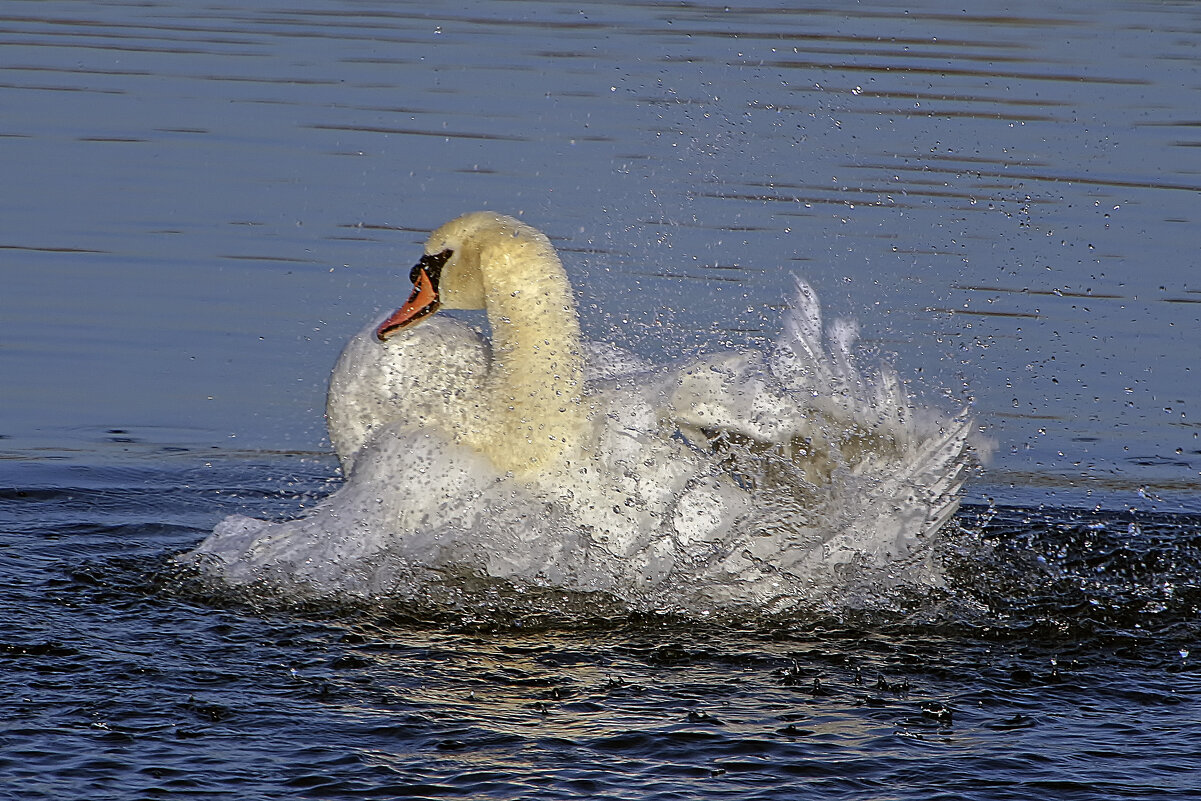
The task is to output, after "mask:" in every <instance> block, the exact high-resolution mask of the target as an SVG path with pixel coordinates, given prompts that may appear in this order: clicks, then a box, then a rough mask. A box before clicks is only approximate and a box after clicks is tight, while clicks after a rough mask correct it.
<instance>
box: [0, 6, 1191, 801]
mask: <svg viewBox="0 0 1201 801" xmlns="http://www.w3.org/2000/svg"><path fill="white" fill-rule="evenodd" d="M1198 109H1201V7H1198V6H1196V5H1194V4H1189V3H1156V4H1151V3H1109V4H1103V5H1098V4H1094V3H1085V2H1063V3H1038V4H1035V3H1015V4H1010V5H1007V6H997V5H995V4H989V3H970V4H967V5H966V6H965V4H962V3H961V4H957V5H954V6H947V5H945V4H940V3H934V2H919V3H913V4H908V5H905V6H900V5H892V4H886V3H860V4H856V5H854V6H846V5H844V4H836V3H827V4H824V5H823V4H820V3H817V4H809V5H807V6H806V7H804V8H798V7H796V6H795V5H788V6H787V7H780V8H775V7H771V6H769V5H756V6H754V7H742V6H740V5H730V6H723V5H704V4H676V3H672V4H667V3H662V4H657V3H627V4H576V5H564V4H558V3H549V2H489V3H484V2H480V3H463V4H456V5H455V6H453V7H450V6H447V7H446V9H445V10H443V9H441V8H438V7H437V4H435V5H434V6H431V5H429V4H424V5H423V4H410V3H395V4H366V3H355V2H344V3H335V2H332V1H329V0H327V1H326V2H308V3H288V4H284V3H269V2H261V3H255V4H252V5H249V6H239V5H237V4H228V5H220V4H218V5H205V6H198V5H196V4H191V3H182V2H174V3H172V2H161V3H156V2H146V3H120V2H90V3H71V2H53V1H50V0H47V1H45V2H20V1H19V0H14V1H12V2H9V3H7V4H6V5H5V10H4V12H3V14H0V170H2V173H0V174H3V176H4V185H5V187H6V190H7V191H5V192H3V193H2V195H0V275H2V276H3V279H4V284H3V288H2V289H0V370H2V371H3V375H4V376H5V379H4V383H3V388H2V390H0V588H2V589H0V671H3V673H2V675H3V676H4V678H5V681H4V682H3V684H2V689H0V707H2V708H4V709H5V710H6V714H5V715H4V716H3V717H0V779H2V780H0V797H12V798H21V799H27V798H55V799H60V798H145V797H163V796H172V795H187V796H190V797H214V798H215V797H238V798H272V797H318V796H320V797H348V798H358V797H464V796H469V797H514V798H516V797H521V798H567V797H576V796H593V797H605V798H626V797H629V798H665V799H666V798H685V797H705V798H714V797H716V798H720V797H728V798H739V799H745V798H773V799H775V798H785V797H801V796H804V797H810V796H812V797H817V798H874V799H875V798H878V799H885V798H889V799H891V798H913V799H934V798H955V799H962V798H980V799H1002V798H1015V799H1018V798H1032V797H1048V798H1049V797H1054V798H1073V799H1074V798H1081V799H1085V798H1087V799H1092V798H1097V799H1100V798H1174V797H1175V798H1185V797H1193V796H1194V794H1195V793H1196V791H1197V788H1198V787H1199V786H1201V780H1198V779H1197V778H1196V777H1197V775H1198V774H1197V771H1198V770H1201V752H1199V751H1198V749H1197V747H1196V744H1195V743H1194V742H1192V740H1193V739H1194V734H1195V730H1196V727H1197V725H1198V723H1199V722H1201V703H1199V701H1198V697H1199V693H1201V681H1199V680H1198V673H1197V671H1196V669H1195V667H1194V664H1195V661H1196V660H1195V654H1196V653H1197V652H1198V646H1199V643H1198V637H1199V627H1198V623H1197V621H1198V616H1197V612H1198V605H1199V604H1201V588H1199V586H1198V582H1197V579H1196V576H1197V574H1198V571H1199V570H1201V441H1199V435H1201V422H1199V421H1198V419H1197V418H1198V414H1199V410H1198V409H1197V408H1196V407H1197V402H1198V401H1197V399H1198V397H1201V375H1199V372H1198V361H1199V360H1198V356H1199V354H1201V272H1199V268H1198V254H1199V253H1201V113H1199V112H1198ZM478 208H488V209H494V210H497V211H501V212H505V213H509V214H514V215H521V216H522V217H523V218H524V219H526V220H527V221H529V222H531V223H532V224H534V225H536V226H538V227H539V228H541V229H542V230H544V231H546V232H547V233H548V234H549V235H550V236H551V237H552V239H553V240H554V241H555V243H556V245H557V246H558V247H559V249H560V250H561V252H562V253H563V255H564V260H565V262H566V266H567V269H568V272H569V273H570V275H571V278H572V281H573V283H574V285H575V287H576V290H577V293H578V295H579V298H580V307H581V313H582V316H583V321H584V325H585V329H586V331H587V332H588V334H589V335H590V336H592V337H594V338H597V339H603V340H610V341H615V342H618V343H620V344H623V345H626V346H628V347H631V348H633V349H635V350H637V351H638V352H640V353H642V354H644V355H646V356H649V357H652V358H655V359H662V358H664V357H666V356H670V355H677V354H680V353H689V352H695V351H698V350H704V349H706V348H715V347H718V346H721V345H738V344H745V343H748V342H759V341H762V340H764V339H768V338H770V337H772V336H773V335H774V334H775V333H776V331H777V330H778V327H779V318H780V313H781V310H782V307H783V304H784V303H785V301H786V298H787V296H788V294H789V292H790V287H791V278H790V273H797V274H799V275H802V276H804V277H805V278H806V279H807V280H809V281H810V282H811V283H812V284H813V286H814V287H815V288H816V289H817V291H818V293H819V294H820V295H821V297H822V299H823V301H824V303H825V305H826V307H827V309H829V310H830V311H831V312H832V313H836V314H842V315H848V316H854V317H856V318H857V319H858V320H859V322H860V325H861V328H862V331H863V334H864V337H865V339H866V340H867V342H868V344H869V347H870V349H871V350H872V351H873V352H874V353H876V354H878V355H879V357H880V358H881V359H882V360H884V361H888V362H891V363H893V364H895V365H896V367H897V368H898V370H899V371H900V372H901V374H902V375H904V376H907V377H909V378H911V379H912V384H911V387H912V389H913V391H914V392H915V393H917V394H919V395H921V396H923V397H924V398H926V399H927V400H929V401H930V402H933V403H938V404H941V405H942V406H944V407H945V408H948V409H954V408H957V407H958V406H961V405H964V404H969V403H970V404H971V407H972V411H973V414H974V415H975V417H976V418H977V420H978V422H979V424H980V426H981V433H982V435H983V436H985V437H987V438H989V439H990V440H991V441H992V442H994V443H995V446H996V447H995V450H994V453H993V455H992V457H991V460H990V461H989V462H988V463H987V465H986V466H985V467H984V469H983V470H982V471H981V473H980V474H979V475H978V476H977V477H975V478H974V479H973V480H972V481H971V482H970V483H969V485H968V488H967V490H966V500H967V502H968V503H967V505H966V506H965V508H964V511H963V512H962V513H961V514H960V517H959V520H958V523H957V525H956V526H955V527H954V529H953V530H952V531H950V532H949V533H948V535H947V543H948V544H947V547H946V549H945V550H946V557H945V558H946V559H947V562H948V565H949V570H950V571H951V575H952V576H953V577H955V581H954V582H953V584H952V586H951V587H950V588H948V590H947V592H946V594H945V595H940V596H939V597H938V598H934V599H931V598H923V599H913V601H912V603H908V604H904V605H902V606H901V607H900V608H898V609H897V610H895V612H891V613H883V612H880V613H874V614H871V615H867V614H864V613H855V612H851V611H848V612H847V613H846V614H845V615H833V616H830V615H822V616H813V617H808V618H807V617H804V616H793V617H790V618H788V619H763V620H740V621H713V622H707V623H705V624H704V625H703V626H702V625H699V624H697V623H696V621H689V620H675V619H672V620H658V619H655V620H646V619H641V618H638V619H627V618H624V617H619V618H613V617H608V618H605V617H603V616H601V615H597V616H596V617H588V616H585V617H584V618H582V619H581V618H580V617H578V616H573V617H564V618H561V617H555V616H553V615H552V616H549V617H548V616H540V615H534V616H517V617H515V618H513V619H507V618H497V617H496V616H488V615H480V616H476V617H473V616H471V615H463V614H450V613H446V614H439V613H438V612H437V610H413V609H407V608H396V607H391V606H388V605H386V604H385V605H381V606H380V607H378V608H376V607H373V608H370V609H364V608H350V609H346V608H337V609H334V608H321V607H313V606H311V605H309V606H296V605H289V604H287V603H286V602H285V603H281V602H279V601H278V600H276V601H273V602H271V603H268V602H266V601H265V600H263V599H258V598H244V597H230V596H226V595H220V594H214V593H212V592H209V591H207V590H205V589H204V588H201V587H197V586H194V585H192V584H191V583H190V582H189V581H188V580H187V579H186V577H181V576H179V575H177V574H176V573H174V572H173V571H172V570H171V569H170V568H169V566H168V563H167V558H168V557H169V555H170V554H173V553H177V552H179V551H182V550H186V549H188V548H190V547H192V546H194V545H195V544H196V543H197V542H199V541H200V540H201V539H202V538H203V537H204V536H205V534H206V533H207V532H208V531H209V530H210V529H211V528H212V526H213V524H214V523H215V522H216V521H218V520H219V519H220V518H221V517H222V516H223V515H225V514H228V513H231V512H240V513H244V514H250V515H255V516H260V517H261V516H271V515H278V516H287V515H291V514H296V513H297V512H298V511H299V510H300V509H302V508H304V507H306V506H308V505H311V503H312V501H313V500H314V499H316V498H319V497H321V496H323V495H324V494H326V493H328V492H330V491H331V489H332V488H333V487H334V486H336V483H337V481H338V476H337V471H336V463H335V461H334V459H333V458H332V456H331V455H329V453H328V451H329V445H328V441H327V440H326V438H325V434H324V421H323V418H322V408H323V404H324V392H325V381H326V378H327V376H328V374H329V370H330V368H331V366H332V364H333V361H334V359H335V358H336V356H337V354H338V352H339V350H340V349H341V347H342V345H343V344H344V343H345V341H346V340H347V339H348V338H349V337H350V335H351V334H352V333H353V332H355V331H357V330H359V329H360V328H362V326H363V325H364V324H365V323H366V321H368V320H369V319H370V318H372V317H373V316H374V315H376V314H377V313H378V312H380V311H383V310H384V309H385V308H392V307H395V306H396V305H397V304H398V303H399V302H400V301H402V300H403V299H404V297H405V296H406V295H407V293H408V270H409V267H410V266H411V265H412V263H413V262H414V261H415V259H416V256H417V254H418V253H419V251H420V246H421V242H422V241H423V240H424V238H425V235H426V233H427V232H428V231H429V230H431V229H433V228H434V227H436V226H437V225H439V224H440V223H442V222H444V221H446V220H448V219H450V218H452V217H454V216H456V215H458V214H460V213H462V212H464V211H468V210H473V209H478Z"/></svg>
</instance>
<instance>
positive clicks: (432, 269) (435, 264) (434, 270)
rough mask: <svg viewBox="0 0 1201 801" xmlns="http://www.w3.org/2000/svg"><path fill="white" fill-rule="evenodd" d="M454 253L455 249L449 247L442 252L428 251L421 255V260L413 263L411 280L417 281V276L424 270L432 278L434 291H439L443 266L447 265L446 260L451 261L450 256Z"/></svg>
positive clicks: (410, 272)
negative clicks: (439, 280) (432, 252)
mask: <svg viewBox="0 0 1201 801" xmlns="http://www.w3.org/2000/svg"><path fill="white" fill-rule="evenodd" d="M453 254H454V251H453V250H450V249H447V250H444V251H442V252H441V253H434V254H430V253H427V254H425V255H424V256H422V257H421V261H419V262H417V263H416V264H414V265H413V269H411V270H409V281H410V282H411V283H413V284H416V283H417V276H418V275H420V274H421V272H422V271H423V270H424V271H425V274H426V275H427V276H428V277H429V279H430V284H432V285H433V287H434V291H435V292H437V291H438V279H439V278H441V277H442V268H443V267H445V266H446V262H448V261H450V257H451V256H452V255H453Z"/></svg>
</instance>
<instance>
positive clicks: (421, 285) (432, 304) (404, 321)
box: [375, 265, 441, 342]
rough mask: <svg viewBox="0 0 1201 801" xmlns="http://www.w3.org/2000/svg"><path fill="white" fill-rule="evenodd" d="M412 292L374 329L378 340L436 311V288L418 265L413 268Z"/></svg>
mask: <svg viewBox="0 0 1201 801" xmlns="http://www.w3.org/2000/svg"><path fill="white" fill-rule="evenodd" d="M413 273H414V275H413V293H412V294H411V295H409V299H408V300H406V301H405V305H403V306H401V307H400V308H399V309H397V310H396V311H394V312H392V314H391V316H389V317H388V319H387V320H384V321H383V322H382V323H380V326H379V328H377V329H375V337H376V339H378V340H379V341H380V342H386V341H387V339H388V337H390V336H391V335H392V334H394V333H396V332H397V331H399V330H400V329H402V328H405V327H406V326H410V325H412V324H413V323H415V322H417V321H418V320H420V319H422V318H424V317H428V316H429V315H431V314H433V313H434V312H436V311H438V307H439V306H440V305H441V303H440V302H439V301H438V290H437V289H435V288H434V282H433V281H432V280H430V276H429V273H428V272H427V271H426V269H425V268H424V267H422V266H421V265H418V266H417V267H415V268H413Z"/></svg>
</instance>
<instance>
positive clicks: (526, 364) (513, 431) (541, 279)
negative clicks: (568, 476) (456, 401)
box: [481, 237, 585, 474]
mask: <svg viewBox="0 0 1201 801" xmlns="http://www.w3.org/2000/svg"><path fill="white" fill-rule="evenodd" d="M488 250H489V251H490V252H487V253H484V254H481V255H482V256H483V258H482V259H481V263H482V265H484V269H483V273H484V275H483V278H484V292H485V298H486V308H487V311H488V322H489V324H490V326H491V328H492V371H491V373H490V375H489V379H488V388H487V396H488V397H487V403H488V409H489V413H488V416H489V417H490V418H492V419H490V420H487V421H486V423H485V427H486V428H487V429H490V430H489V431H486V432H484V433H485V434H486V437H487V439H489V440H491V441H490V442H487V443H483V444H484V450H486V451H487V452H488V453H489V454H490V455H491V456H492V459H493V461H494V462H496V463H497V466H498V467H501V468H502V469H505V470H512V471H513V472H514V473H517V474H529V473H533V472H542V471H546V470H550V469H554V468H555V467H556V466H557V465H560V464H562V462H563V459H564V458H565V457H567V456H568V455H570V454H571V453H572V452H573V451H574V450H575V449H577V448H578V447H579V446H580V443H579V441H578V440H579V438H580V436H581V434H582V432H583V431H584V427H585V412H584V407H583V404H582V402H581V398H580V396H581V392H582V389H583V374H584V365H583V358H582V356H581V355H580V324H579V319H578V317H577V316H576V312H575V301H574V298H573V297H572V294H571V286H570V285H569V283H568V281H567V275H566V273H565V272H564V270H563V265H562V263H561V262H560V261H559V257H558V256H557V255H556V254H555V251H554V248H552V247H551V245H550V242H549V241H547V240H545V238H541V241H539V240H534V239H528V238H524V237H516V238H509V239H507V240H506V241H504V242H503V244H501V245H498V246H496V247H495V248H489V249H488Z"/></svg>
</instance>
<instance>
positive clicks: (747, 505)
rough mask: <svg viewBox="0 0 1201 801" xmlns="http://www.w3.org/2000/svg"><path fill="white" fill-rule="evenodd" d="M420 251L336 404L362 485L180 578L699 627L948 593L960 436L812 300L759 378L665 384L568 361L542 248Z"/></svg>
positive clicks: (966, 451) (458, 224)
mask: <svg viewBox="0 0 1201 801" xmlns="http://www.w3.org/2000/svg"><path fill="white" fill-rule="evenodd" d="M426 251H427V253H426V256H425V257H424V258H423V259H422V261H421V263H420V264H418V266H417V267H415V268H414V271H413V280H414V284H415V289H414V291H413V294H412V296H411V297H410V300H409V302H408V303H407V304H406V305H405V307H404V308H402V309H401V310H400V311H399V312H397V314H395V315H393V316H392V317H391V318H389V319H388V320H386V321H384V323H382V324H381V325H379V326H378V327H376V326H372V327H371V328H370V329H368V330H367V331H364V332H363V333H362V334H360V335H359V336H358V337H356V338H355V339H354V340H352V342H351V343H350V344H349V345H348V346H347V348H346V350H345V351H344V353H343V355H342V357H341V359H340V360H339V363H338V366H337V367H336V368H335V371H334V374H333V376H332V378H331V385H330V399H329V406H328V422H329V426H330V435H331V439H332V441H333V442H334V444H335V447H336V449H337V450H338V452H339V457H340V458H341V459H342V462H343V465H344V468H345V470H346V474H347V480H346V483H345V484H344V485H343V486H342V487H341V488H340V489H339V490H338V491H337V492H335V493H334V494H333V495H331V496H330V497H328V498H327V499H326V500H324V501H323V502H322V503H320V504H319V505H318V506H317V507H316V508H315V509H314V510H313V511H312V512H311V513H309V514H308V515H306V516H305V517H303V518H301V519H298V520H293V521H289V522H283V523H272V522H266V521H262V520H254V519H250V518H246V517H240V516H234V517H230V518H227V519H226V520H225V521H223V522H222V523H221V524H219V525H218V526H217V528H216V530H215V531H214V532H213V534H212V535H211V536H210V537H209V538H208V539H206V540H205V541H204V542H203V543H201V545H200V546H199V547H198V548H196V549H195V550H194V551H192V552H190V553H189V554H186V555H185V556H183V557H182V559H184V560H185V561H187V562H192V563H195V564H196V565H197V566H199V567H200V568H201V569H202V570H203V571H204V572H205V573H207V574H208V575H211V576H213V577H215V578H219V579H220V580H222V581H225V582H227V583H230V584H235V585H255V586H260V587H262V588H264V589H270V590H272V591H275V592H283V593H286V594H289V595H299V596H319V597H320V596H338V595H342V596H352V597H360V598H382V597H390V598H395V599H402V600H403V599H422V598H427V597H429V596H431V595H436V596H439V597H444V598H446V599H447V600H448V602H451V603H453V602H454V598H455V597H456V596H460V601H461V602H463V603H468V604H469V603H470V599H469V598H463V597H461V596H463V595H464V594H466V595H467V596H470V594H471V592H472V591H473V590H472V589H471V588H472V587H477V588H478V587H482V586H494V585H495V582H496V581H499V582H501V583H503V584H505V585H507V586H510V587H512V588H514V590H515V591H516V596H520V594H521V592H522V590H523V588H525V589H526V590H529V591H534V590H538V591H542V590H563V591H568V592H570V593H584V594H595V593H601V594H603V595H604V596H605V597H606V598H608V599H610V600H613V601H616V602H617V603H619V604H622V605H625V606H627V607H629V608H633V609H646V610H657V611H685V612H689V613H696V612H703V611H705V610H716V609H726V610H729V609H731V608H744V607H746V608H751V609H754V610H757V611H768V612H778V611H780V610H784V609H788V608H791V607H794V606H797V605H809V606H811V605H814V604H823V605H825V604H828V605H831V606H843V605H847V604H849V605H854V606H865V605H866V606H870V605H874V604H878V603H882V602H885V601H886V599H887V597H888V595H889V593H890V592H891V591H892V590H896V589H904V590H906V591H911V590H913V589H914V588H920V587H930V586H938V585H940V584H941V576H940V573H939V570H938V568H937V567H936V566H935V564H934V560H933V559H932V558H931V557H932V546H933V544H934V543H935V541H936V539H937V532H938V530H939V528H940V527H941V526H942V525H943V524H944V523H945V522H946V521H947V520H948V519H949V517H950V516H951V515H952V514H953V513H954V511H955V510H956V508H957V506H958V492H959V490H960V488H961V486H962V484H963V481H964V479H965V477H966V475H967V473H968V471H969V469H970V468H971V466H972V464H973V460H972V456H971V450H970V448H969V445H968V436H969V429H970V421H969V420H968V419H967V418H966V417H965V416H960V417H957V418H952V417H948V416H946V415H943V414H941V413H939V412H938V411H937V410H933V409H923V408H915V407H914V406H913V405H912V403H911V401H910V399H909V397H908V395H907V393H906V391H905V389H904V387H903V385H902V383H901V381H900V380H899V379H898V378H897V376H896V375H895V373H893V371H892V370H891V369H889V368H887V367H881V368H880V369H879V370H878V371H877V372H876V373H875V374H874V375H868V374H866V373H865V372H864V371H863V370H861V369H860V367H859V366H858V364H857V361H858V360H857V358H856V356H855V346H856V340H857V330H856V327H855V326H854V325H853V324H852V323H849V322H847V321H841V320H838V321H834V322H833V323H832V324H831V325H830V326H829V328H828V330H824V329H823V325H822V319H821V310H820V306H819V304H818V301H817V298H816V296H815V295H814V293H813V291H812V289H811V288H810V287H809V286H808V285H807V284H805V283H804V282H803V281H800V280H798V281H797V282H796V295H795V298H794V301H793V306H792V309H791V310H790V311H789V312H788V313H787V315H786V317H785V321H784V329H783V332H782V334H781V336H780V338H779V340H778V341H777V342H776V343H775V344H774V346H772V347H771V348H768V349H767V350H766V351H765V352H757V351H749V352H738V353H721V354H716V355H711V356H706V357H701V358H697V359H693V360H690V361H687V362H683V363H679V364H673V365H668V366H662V367H652V366H649V365H646V364H645V363H641V362H639V361H638V360H637V359H635V358H633V357H631V356H629V355H628V354H624V353H622V352H620V351H618V350H616V349H614V348H612V347H604V346H595V345H588V344H584V343H581V342H580V341H579V340H578V323H577V322H576V318H575V313H574V308H573V307H572V306H571V302H570V288H569V287H568V286H567V282H566V277H565V274H563V273H562V268H561V265H560V264H559V262H558V258H557V256H555V254H554V251H553V249H551V248H550V246H549V242H548V241H546V239H545V237H543V236H542V235H541V234H540V233H538V232H537V231H535V230H534V229H532V228H529V226H525V225H524V224H522V223H519V222H517V221H516V220H512V219H511V218H505V217H500V216H499V215H491V214H477V215H468V216H467V217H464V218H460V220H456V221H454V222H452V223H449V224H448V225H447V226H444V227H443V228H442V229H439V231H437V232H435V234H434V235H433V236H431V239H430V242H429V243H428V244H427V247H426ZM498 285H500V286H503V287H504V290H503V291H496V290H495V287H496V286H498ZM485 288H486V289H485ZM440 305H448V306H450V307H452V308H454V307H457V308H475V307H478V306H484V307H485V308H486V309H487V311H488V317H489V323H490V326H491V329H492V331H491V333H492V340H491V342H487V341H484V340H482V339H481V338H480V337H479V336H478V335H477V334H476V333H475V332H474V331H472V330H471V329H469V328H467V327H466V326H464V325H462V324H460V323H457V322H455V321H453V320H448V319H446V318H443V317H436V318H433V319H426V320H425V321H424V322H421V323H420V324H419V325H418V324H416V322H417V321H418V320H422V319H424V318H426V317H427V315H429V314H430V313H432V311H435V310H436V309H437V308H438V307H439V306H440ZM385 339H386V341H382V342H381V341H379V340H385ZM516 596H514V597H516ZM515 602H519V601H515Z"/></svg>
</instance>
